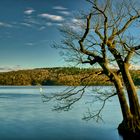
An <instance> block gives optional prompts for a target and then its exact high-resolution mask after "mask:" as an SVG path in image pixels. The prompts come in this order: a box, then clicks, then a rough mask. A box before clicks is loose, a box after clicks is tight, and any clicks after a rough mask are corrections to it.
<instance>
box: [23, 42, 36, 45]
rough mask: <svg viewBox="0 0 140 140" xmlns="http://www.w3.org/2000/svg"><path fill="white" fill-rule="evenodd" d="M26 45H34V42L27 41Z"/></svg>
mask: <svg viewBox="0 0 140 140" xmlns="http://www.w3.org/2000/svg"><path fill="white" fill-rule="evenodd" d="M25 45H27V46H33V45H34V43H32V42H28V43H26V44H25Z"/></svg>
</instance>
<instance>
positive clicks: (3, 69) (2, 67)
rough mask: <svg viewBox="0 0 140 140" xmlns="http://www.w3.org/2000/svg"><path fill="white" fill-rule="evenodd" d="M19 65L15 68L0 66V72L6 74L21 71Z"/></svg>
mask: <svg viewBox="0 0 140 140" xmlns="http://www.w3.org/2000/svg"><path fill="white" fill-rule="evenodd" d="M22 69H23V68H21V66H20V65H16V66H0V72H8V71H17V70H22Z"/></svg>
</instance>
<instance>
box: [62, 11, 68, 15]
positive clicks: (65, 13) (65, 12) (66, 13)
mask: <svg viewBox="0 0 140 140" xmlns="http://www.w3.org/2000/svg"><path fill="white" fill-rule="evenodd" d="M59 13H60V14H63V15H70V12H68V11H59Z"/></svg>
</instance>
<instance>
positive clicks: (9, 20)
mask: <svg viewBox="0 0 140 140" xmlns="http://www.w3.org/2000/svg"><path fill="white" fill-rule="evenodd" d="M83 8H86V7H85V0H0V70H1V71H5V70H8V69H9V70H11V69H20V68H21V69H22V68H24V69H26V68H36V67H57V66H67V64H66V63H65V62H64V61H63V58H62V57H60V55H59V52H58V50H56V49H53V48H51V43H52V41H59V40H60V38H61V35H60V33H59V31H58V28H59V27H60V26H62V23H65V22H72V21H73V20H74V17H73V13H75V12H76V11H78V10H83Z"/></svg>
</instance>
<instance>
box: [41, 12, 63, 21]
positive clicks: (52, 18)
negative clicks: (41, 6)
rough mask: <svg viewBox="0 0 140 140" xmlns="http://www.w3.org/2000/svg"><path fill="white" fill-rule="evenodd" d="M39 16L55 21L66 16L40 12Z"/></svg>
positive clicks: (61, 19)
mask: <svg viewBox="0 0 140 140" xmlns="http://www.w3.org/2000/svg"><path fill="white" fill-rule="evenodd" d="M39 16H40V17H42V18H46V19H50V20H53V21H63V20H64V18H63V17H62V16H58V15H52V14H47V13H43V14H40V15H39Z"/></svg>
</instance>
